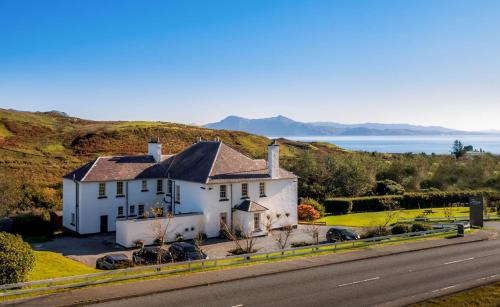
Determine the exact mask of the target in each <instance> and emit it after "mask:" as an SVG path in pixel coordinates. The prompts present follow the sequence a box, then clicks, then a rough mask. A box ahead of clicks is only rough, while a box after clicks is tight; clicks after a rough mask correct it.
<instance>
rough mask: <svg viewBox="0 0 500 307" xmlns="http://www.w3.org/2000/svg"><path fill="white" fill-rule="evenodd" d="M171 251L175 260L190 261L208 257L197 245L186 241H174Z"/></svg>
mask: <svg viewBox="0 0 500 307" xmlns="http://www.w3.org/2000/svg"><path fill="white" fill-rule="evenodd" d="M169 251H170V253H171V254H172V257H173V258H174V260H175V261H189V260H200V259H207V258H208V257H207V255H205V253H204V252H203V251H202V250H200V249H199V248H198V247H196V245H193V244H190V243H186V242H176V243H172V244H171V245H170V248H169Z"/></svg>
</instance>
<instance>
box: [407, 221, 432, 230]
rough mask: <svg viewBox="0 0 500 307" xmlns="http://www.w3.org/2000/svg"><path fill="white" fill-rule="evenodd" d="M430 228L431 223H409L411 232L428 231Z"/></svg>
mask: <svg viewBox="0 0 500 307" xmlns="http://www.w3.org/2000/svg"><path fill="white" fill-rule="evenodd" d="M431 229H432V227H431V225H427V224H424V223H414V224H413V225H411V232H419V231H428V230H431Z"/></svg>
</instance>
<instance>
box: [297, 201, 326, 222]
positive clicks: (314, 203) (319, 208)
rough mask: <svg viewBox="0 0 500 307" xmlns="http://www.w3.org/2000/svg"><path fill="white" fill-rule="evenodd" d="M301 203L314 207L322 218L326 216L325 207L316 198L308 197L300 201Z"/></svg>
mask: <svg viewBox="0 0 500 307" xmlns="http://www.w3.org/2000/svg"><path fill="white" fill-rule="evenodd" d="M300 203H301V204H304V205H310V206H313V207H314V209H316V211H318V213H319V216H320V217H323V216H325V206H323V205H322V204H320V203H319V202H318V201H316V200H315V199H314V198H309V197H306V198H304V199H302V200H301V201H300Z"/></svg>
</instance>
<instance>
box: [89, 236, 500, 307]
mask: <svg viewBox="0 0 500 307" xmlns="http://www.w3.org/2000/svg"><path fill="white" fill-rule="evenodd" d="M495 280H500V240H492V241H482V242H475V243H468V244H462V245H452V246H448V247H443V248H434V249H429V250H421V251H416V252H409V253H403V254H398V255H391V256H385V257H379V258H371V259H366V260H360V261H354V262H349V263H343V264H334V265H329V266H323V267H317V268H311V269H305V270H299V271H291V272H284V273H279V274H274V275H268V276H262V277H255V278H250V279H243V280H239V281H231V282H227V283H220V284H215V285H209V286H200V287H196V288H190V289H184V290H178V291H171V292H165V293H160V294H154V295H148V296H141V297H135V298H129V299H123V300H118V301H111V302H106V303H101V304H97V305H95V306H141V305H142V306H372V305H385V306H401V305H405V304H408V303H412V302H418V301H420V300H423V299H427V298H430V297H436V296H440V295H443V294H446V293H449V292H452V291H456V290H457V289H465V288H469V287H471V286H475V285H478V284H485V283H488V282H492V281H495Z"/></svg>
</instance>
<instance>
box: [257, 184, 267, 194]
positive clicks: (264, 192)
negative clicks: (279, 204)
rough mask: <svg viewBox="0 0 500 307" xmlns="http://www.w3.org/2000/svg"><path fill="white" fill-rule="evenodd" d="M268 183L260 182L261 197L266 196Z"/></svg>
mask: <svg viewBox="0 0 500 307" xmlns="http://www.w3.org/2000/svg"><path fill="white" fill-rule="evenodd" d="M266 196H267V195H266V183H265V182H264V181H263V182H259V197H266Z"/></svg>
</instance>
